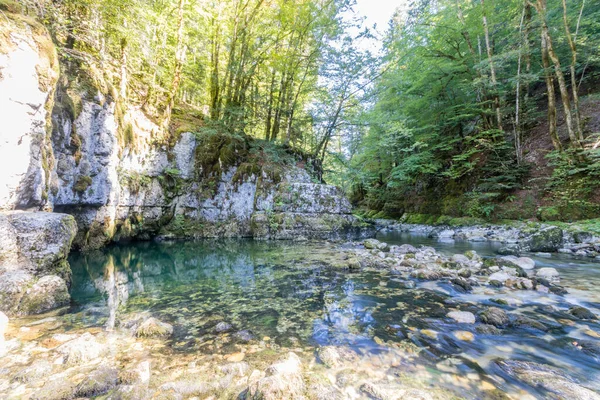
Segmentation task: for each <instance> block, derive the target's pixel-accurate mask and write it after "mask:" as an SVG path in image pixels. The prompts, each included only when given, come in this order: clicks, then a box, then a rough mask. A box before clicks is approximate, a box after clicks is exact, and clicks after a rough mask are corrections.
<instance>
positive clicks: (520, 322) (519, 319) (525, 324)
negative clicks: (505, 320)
mask: <svg viewBox="0 0 600 400" xmlns="http://www.w3.org/2000/svg"><path fill="white" fill-rule="evenodd" d="M511 326H512V327H514V328H532V329H537V330H540V331H542V332H547V331H548V327H547V326H546V325H544V324H542V323H541V322H538V321H536V320H534V319H533V318H529V317H527V316H525V315H516V316H514V318H513V320H512V322H511Z"/></svg>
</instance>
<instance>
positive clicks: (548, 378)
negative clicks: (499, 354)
mask: <svg viewBox="0 0 600 400" xmlns="http://www.w3.org/2000/svg"><path fill="white" fill-rule="evenodd" d="M496 365H498V367H500V369H501V370H503V371H504V372H505V373H507V374H508V375H510V376H511V377H513V378H515V379H518V380H520V381H521V382H523V383H525V384H527V385H529V386H532V387H534V388H537V389H541V390H542V391H543V392H547V393H546V395H550V396H551V397H552V398H556V399H563V400H600V394H597V393H595V392H593V391H592V390H590V389H588V388H586V387H584V386H581V385H580V384H579V383H578V382H577V381H576V380H575V379H573V378H571V377H570V376H568V375H566V374H565V373H563V372H562V371H559V370H557V369H555V368H553V367H550V366H548V365H543V364H538V363H534V362H527V361H515V360H501V361H496Z"/></svg>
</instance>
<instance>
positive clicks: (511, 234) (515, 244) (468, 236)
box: [373, 219, 600, 260]
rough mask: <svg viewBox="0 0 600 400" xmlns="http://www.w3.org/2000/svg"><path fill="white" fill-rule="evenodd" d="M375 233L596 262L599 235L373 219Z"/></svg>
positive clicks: (530, 227) (531, 226) (541, 226)
mask: <svg viewBox="0 0 600 400" xmlns="http://www.w3.org/2000/svg"><path fill="white" fill-rule="evenodd" d="M373 222H374V223H375V224H376V225H377V227H378V231H399V232H409V233H414V234H419V235H426V236H428V237H431V238H436V239H439V240H464V241H469V242H486V241H491V242H499V243H502V244H504V245H505V246H503V247H502V248H501V249H499V253H501V254H503V255H519V254H520V253H526V252H530V253H542V254H543V253H556V252H558V253H563V254H570V255H574V256H578V257H586V258H592V259H594V258H595V259H597V260H600V235H599V234H595V233H593V232H586V231H584V230H568V229H562V228H560V227H558V226H553V225H548V224H526V223H515V226H503V225H474V226H445V225H438V226H431V225H421V224H408V223H402V222H396V221H393V220H383V219H379V220H374V221H373Z"/></svg>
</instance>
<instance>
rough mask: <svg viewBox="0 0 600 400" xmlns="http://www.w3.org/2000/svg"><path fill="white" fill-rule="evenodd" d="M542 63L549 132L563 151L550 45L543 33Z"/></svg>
mask: <svg viewBox="0 0 600 400" xmlns="http://www.w3.org/2000/svg"><path fill="white" fill-rule="evenodd" d="M542 65H543V66H544V77H545V79H546V90H547V92H548V132H549V134H550V139H552V144H553V145H554V148H555V149H556V150H558V151H562V149H563V148H562V143H561V142H560V139H559V137H558V133H557V131H556V91H555V90H554V76H553V75H552V71H551V70H550V60H549V59H548V46H547V44H546V37H545V36H544V35H543V34H542Z"/></svg>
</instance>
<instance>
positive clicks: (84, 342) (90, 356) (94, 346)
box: [56, 333, 106, 365]
mask: <svg viewBox="0 0 600 400" xmlns="http://www.w3.org/2000/svg"><path fill="white" fill-rule="evenodd" d="M56 351H57V352H58V353H60V354H62V355H63V357H64V358H65V361H66V363H67V364H69V365H73V364H83V363H87V362H89V361H92V360H94V359H96V358H99V357H100V356H101V355H102V354H103V353H104V352H105V351H106V348H105V347H104V345H102V344H100V343H99V342H98V341H97V340H96V338H95V337H94V336H93V335H92V334H91V333H85V334H83V335H82V336H80V337H78V338H77V339H74V340H71V341H69V342H67V343H65V344H63V345H61V346H59V347H58V348H57V349H56Z"/></svg>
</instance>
